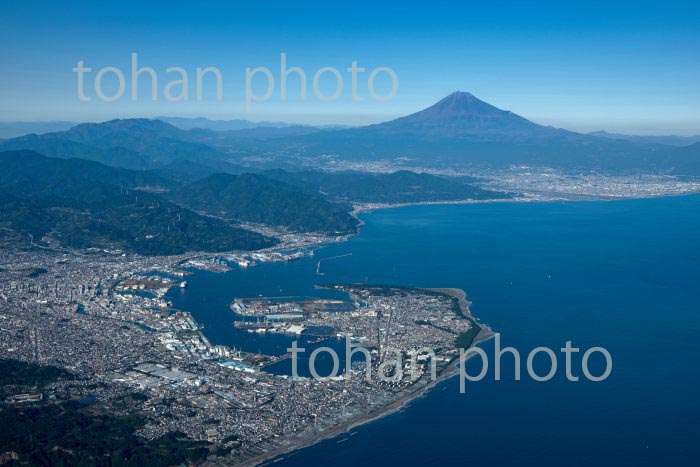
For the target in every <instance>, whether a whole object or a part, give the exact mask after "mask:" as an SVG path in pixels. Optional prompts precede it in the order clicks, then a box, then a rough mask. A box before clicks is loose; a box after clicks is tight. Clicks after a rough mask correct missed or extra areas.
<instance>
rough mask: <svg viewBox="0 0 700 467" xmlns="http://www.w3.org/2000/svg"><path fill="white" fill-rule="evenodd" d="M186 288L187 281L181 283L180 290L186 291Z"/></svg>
mask: <svg viewBox="0 0 700 467" xmlns="http://www.w3.org/2000/svg"><path fill="white" fill-rule="evenodd" d="M185 287H187V281H182V282H180V288H181V289H184V288H185Z"/></svg>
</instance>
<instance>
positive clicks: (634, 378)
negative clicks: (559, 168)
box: [170, 196, 700, 467]
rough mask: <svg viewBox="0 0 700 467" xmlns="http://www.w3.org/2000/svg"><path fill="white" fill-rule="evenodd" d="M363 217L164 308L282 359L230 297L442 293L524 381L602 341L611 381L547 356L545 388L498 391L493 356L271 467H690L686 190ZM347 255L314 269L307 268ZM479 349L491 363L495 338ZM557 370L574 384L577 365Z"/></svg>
mask: <svg viewBox="0 0 700 467" xmlns="http://www.w3.org/2000/svg"><path fill="white" fill-rule="evenodd" d="M363 218H364V220H365V221H366V225H365V226H364V227H363V229H362V233H361V234H360V235H358V236H356V237H354V238H352V239H351V240H350V241H348V242H346V243H340V244H334V245H330V246H327V247H324V248H321V249H319V250H317V252H316V257H315V258H307V259H304V260H301V261H297V262H293V263H288V264H267V265H261V266H258V267H255V268H251V269H249V270H238V269H236V270H234V271H231V272H230V273H226V274H214V273H207V272H198V273H197V274H195V275H194V276H191V277H190V278H188V281H189V286H188V288H187V289H186V290H184V291H181V290H174V291H172V292H171V294H170V298H171V299H172V300H173V301H174V302H175V305H176V307H178V308H181V309H184V310H188V311H191V312H193V314H194V315H195V317H196V318H197V319H198V320H199V321H201V322H203V323H204V324H205V326H206V335H207V336H208V337H209V338H210V339H211V340H212V341H213V342H214V343H221V344H228V345H238V346H239V347H243V348H244V349H246V350H250V351H271V352H284V349H285V348H286V347H287V345H288V344H289V343H290V342H291V338H289V337H285V336H275V337H270V336H266V337H261V336H256V335H252V334H249V333H241V332H237V331H236V330H235V329H234V328H233V326H232V322H233V313H232V312H231V311H230V310H229V309H228V308H227V305H228V303H229V302H230V301H231V300H232V299H233V297H236V296H238V297H243V296H256V295H258V294H263V295H312V296H329V294H330V292H326V291H320V290H316V289H314V287H313V286H314V284H321V283H331V282H332V283H347V282H364V281H365V280H367V281H368V282H370V283H382V284H400V285H414V286H421V287H458V288H463V289H464V290H466V291H467V294H468V297H469V299H470V300H471V301H472V302H473V305H472V312H473V313H474V314H475V315H476V316H477V317H478V318H479V319H480V320H481V321H482V322H485V323H488V324H490V325H491V326H492V327H493V329H494V330H495V331H497V332H500V333H501V335H502V343H503V345H509V346H513V347H516V348H517V349H518V350H519V351H520V352H521V354H523V361H522V364H521V366H522V369H523V372H524V374H525V371H526V370H525V356H526V354H527V352H529V351H530V350H532V349H533V348H535V347H538V346H549V347H551V348H553V349H559V348H560V347H563V345H564V344H565V342H566V341H569V340H570V341H572V344H573V346H575V347H580V348H582V349H584V350H585V349H586V348H589V347H592V346H602V347H605V348H606V349H608V350H609V352H610V353H611V355H612V358H613V370H612V374H611V376H610V377H609V378H608V379H607V380H606V381H603V382H598V383H594V382H588V381H585V380H584V379H583V378H582V379H581V380H580V381H578V382H569V381H567V380H566V378H565V377H564V369H563V357H562V358H560V359H559V364H560V368H559V371H558V374H557V377H556V378H555V379H554V380H552V381H549V382H534V381H532V380H529V379H528V378H524V379H523V380H521V381H514V380H513V377H512V375H513V363H512V359H508V358H507V357H504V358H503V379H502V380H501V381H494V378H493V368H491V369H490V371H489V373H488V374H487V377H486V379H485V380H483V381H481V382H477V383H469V384H468V385H467V391H466V393H465V394H460V392H459V384H458V380H457V379H456V378H454V379H451V380H447V381H445V382H443V383H442V384H441V385H440V386H438V387H437V388H435V389H433V390H432V391H431V392H430V393H429V394H428V395H427V396H425V397H423V398H421V399H419V400H417V401H415V402H413V403H412V404H411V406H410V407H409V408H408V409H407V410H405V411H403V412H401V413H397V414H393V415H391V416H388V417H386V418H383V419H381V420H379V421H376V422H373V423H370V424H368V425H365V426H363V427H360V428H357V429H356V430H353V431H356V432H357V434H356V435H354V436H352V437H350V438H349V439H347V441H342V442H340V443H339V441H341V440H344V439H346V438H348V436H347V435H343V436H341V437H339V438H337V439H333V440H327V441H324V442H321V443H319V444H317V445H315V446H312V447H310V448H307V449H303V450H301V451H298V452H296V453H294V454H292V455H291V456H286V457H285V459H283V460H282V461H280V462H277V463H276V464H275V465H276V466H279V467H282V466H284V467H291V466H304V467H306V466H309V465H319V466H320V465H324V466H325V465H333V466H356V465H406V466H432V465H436V466H444V465H469V466H489V467H493V466H494V465H518V466H523V465H528V466H529V465H533V466H557V467H560V466H575V465H585V466H589V465H596V466H602V465H614V466H628V465H629V466H640V465H658V466H662V465H663V466H667V465H698V462H699V461H698V459H700V196H684V197H669V198H657V199H643V200H625V201H614V202H550V203H495V204H473V205H444V206H416V207H407V208H401V209H389V210H381V211H376V212H372V213H367V214H365V215H364V216H363ZM345 253H352V256H348V257H344V258H340V259H336V260H329V261H326V262H324V263H323V266H322V270H323V272H324V273H325V275H323V276H319V275H316V261H317V260H318V259H321V258H324V257H331V256H336V255H341V254H345ZM483 347H484V349H485V350H486V351H487V353H488V354H489V356H490V357H492V356H493V355H492V354H493V352H492V349H493V341H489V342H486V343H484V344H483ZM594 360H595V359H593V358H592V359H591V368H592V369H593V368H596V364H597V367H600V363H601V362H600V361H598V362H596V361H594ZM573 361H574V364H575V365H574V373H578V374H579V375H580V370H578V367H577V366H576V363H578V362H580V356H579V357H574V359H573ZM475 364H476V363H475ZM475 370H478V368H476V369H475ZM474 372H476V371H474Z"/></svg>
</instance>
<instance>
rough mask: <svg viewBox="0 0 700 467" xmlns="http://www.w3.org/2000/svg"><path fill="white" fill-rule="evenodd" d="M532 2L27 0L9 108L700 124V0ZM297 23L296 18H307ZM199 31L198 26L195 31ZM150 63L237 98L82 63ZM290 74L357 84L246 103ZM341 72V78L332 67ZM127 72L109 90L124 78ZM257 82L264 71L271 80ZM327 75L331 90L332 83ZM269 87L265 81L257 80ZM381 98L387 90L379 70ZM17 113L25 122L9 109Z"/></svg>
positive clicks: (600, 126)
mask: <svg viewBox="0 0 700 467" xmlns="http://www.w3.org/2000/svg"><path fill="white" fill-rule="evenodd" d="M538 6H539V8H533V6H532V5H530V4H529V3H521V2H515V3H508V4H498V5H484V4H477V5H472V4H450V3H443V2H434V3H432V4H431V7H430V8H424V9H422V10H418V11H417V10H412V9H396V8H393V7H392V6H391V5H379V4H376V3H370V2H367V3H356V4H353V7H352V8H346V7H344V6H341V5H327V4H315V3H314V4H306V5H303V6H299V5H274V6H273V7H270V6H269V5H263V4H260V5H226V6H221V5H218V4H215V3H208V2H201V3H199V4H198V5H197V8H184V7H180V6H176V5H172V4H161V3H153V4H152V3H149V4H142V3H135V2H133V3H132V2H126V3H121V4H120V5H119V6H118V7H115V6H103V5H93V4H88V3H86V2H74V3H72V4H71V5H64V4H53V3H46V4H44V3H41V2H39V3H37V2H23V3H18V4H16V5H13V7H12V8H11V9H7V11H5V12H4V14H3V20H2V22H3V28H2V29H0V38H1V39H2V40H3V42H4V43H13V47H11V48H10V47H5V48H3V50H2V51H0V64H2V66H3V72H2V73H0V118H2V119H3V120H12V121H37V120H41V121H45V120H68V121H79V122H85V121H104V120H109V119H112V118H117V117H120V118H129V117H149V118H150V117H155V116H160V115H168V116H179V117H200V116H203V117H207V118H210V119H226V120H227V119H234V118H241V119H246V120H253V121H255V120H268V121H286V122H290V123H299V124H339V125H364V124H371V123H377V122H381V121H386V120H391V119H392V118H395V117H399V116H403V115H407V114H410V113H412V112H415V111H418V110H420V109H422V108H425V107H427V106H429V105H431V104H433V103H435V102H436V101H438V100H439V99H441V98H442V97H444V96H445V95H447V94H449V93H451V92H453V91H456V90H465V91H469V92H471V93H473V94H474V95H476V96H477V97H479V98H480V99H482V100H484V101H486V102H489V103H490V104H492V105H495V106H496V107H499V108H501V109H505V110H510V111H512V112H514V113H517V114H519V115H522V116H524V117H526V118H528V119H530V120H532V121H534V122H536V123H539V124H542V125H551V126H555V127H560V128H566V129H569V130H573V131H579V132H590V131H596V130H605V131H609V132H620V133H627V134H677V135H691V134H697V133H700V111H698V109H700V88H699V87H698V85H697V83H698V82H700V63H699V62H698V60H697V57H698V56H700V24H699V23H700V19H699V18H700V7H699V6H698V5H697V4H691V3H690V2H674V1H671V2H664V3H663V4H662V5H659V4H656V3H654V2H635V3H616V4H614V5H610V4H607V3H606V4H603V3H596V2H593V3H592V2H574V3H567V4H561V3H560V2H546V3H545V4H542V3H538ZM291 18H294V20H291ZM185 24H186V25H187V26H186V27H184V26H183V25H185ZM132 52H133V53H138V62H139V67H152V68H153V69H154V70H156V72H157V73H158V74H159V76H158V77H159V84H158V91H159V92H160V94H161V96H162V94H163V87H164V85H165V84H166V83H167V82H168V81H169V80H172V79H174V78H175V77H174V76H172V73H171V74H166V69H167V68H170V67H181V68H182V69H184V70H186V71H187V72H188V73H189V75H190V83H189V84H190V87H191V86H192V83H191V81H192V80H193V79H194V72H195V69H196V68H197V67H216V68H218V69H220V71H221V74H222V75H223V86H222V96H223V98H222V100H220V101H219V100H216V99H215V98H214V96H213V93H212V92H211V89H209V90H206V89H205V92H204V95H203V96H202V100H201V101H197V100H194V99H190V100H188V101H186V102H183V101H180V102H170V101H166V100H163V99H162V98H160V99H158V100H156V101H152V100H151V99H150V97H149V91H150V88H149V86H150V84H149V78H148V76H139V78H138V80H137V84H138V87H139V96H138V98H137V99H136V100H134V101H132V100H131V99H130V89H131V82H130V79H129V75H127V76H126V81H127V83H126V93H125V95H124V96H123V97H122V98H121V99H119V100H117V101H115V102H102V101H99V100H96V99H94V98H93V99H92V101H90V102H83V101H81V100H79V99H78V96H77V92H76V74H75V73H74V72H73V68H74V67H76V66H77V63H78V62H79V61H84V63H85V67H90V68H91V69H92V70H93V71H92V73H91V75H89V79H90V81H89V82H87V84H86V89H87V90H88V94H92V95H93V97H94V89H92V88H91V86H92V82H93V81H94V79H95V75H96V73H97V71H98V70H100V69H102V68H105V67H117V68H119V69H121V70H125V71H126V70H130V66H131V61H130V60H131V55H130V54H131V53H132ZM281 53H286V54H287V64H288V68H291V67H295V66H298V67H301V68H302V69H303V70H304V71H305V72H306V74H307V75H308V81H309V83H308V87H310V86H311V83H310V81H311V80H312V77H313V75H314V73H315V72H316V71H317V70H319V69H322V68H324V67H334V68H336V69H338V70H340V71H341V72H342V73H343V75H344V78H345V92H343V93H342V95H341V96H340V98H338V99H337V100H335V101H333V102H324V101H321V100H320V99H318V98H316V96H314V94H313V93H312V92H310V91H309V95H308V99H307V100H304V101H302V100H301V99H300V97H301V94H300V82H299V80H298V79H297V77H296V76H291V77H290V78H289V83H288V88H289V96H288V99H287V100H282V99H281V98H280V89H279V87H276V88H275V89H274V92H273V93H272V95H271V97H270V99H269V100H267V101H265V102H254V103H253V105H252V106H251V111H250V112H246V111H245V102H244V101H245V93H244V89H245V88H244V85H245V79H246V74H245V70H246V68H254V67H267V68H269V69H270V70H271V71H272V72H273V74H274V75H275V78H276V79H278V81H279V74H280V54H281ZM353 61H357V63H358V66H359V67H363V68H365V69H366V70H367V71H366V72H365V73H364V74H360V75H359V76H360V79H359V82H358V92H359V94H360V95H362V96H364V97H365V99H364V100H363V101H362V102H357V101H355V100H353V99H352V98H351V97H350V96H349V95H348V93H349V87H350V82H349V81H350V80H349V76H348V75H347V73H346V72H345V70H346V69H347V68H348V67H350V66H351V64H352V62H353ZM378 67H388V68H391V69H392V70H394V71H395V73H396V75H397V77H398V91H397V93H396V95H395V96H394V97H393V98H392V99H390V100H387V101H376V100H372V99H368V98H367V91H368V89H367V75H368V74H369V72H370V70H372V69H375V68H378ZM331 76H332V75H331ZM112 78H113V77H112V76H109V75H107V76H105V79H104V81H103V82H102V84H103V85H104V88H105V89H106V91H105V92H107V91H110V92H111V90H112V89H113V88H115V87H116V83H115V82H114V81H115V80H114V79H112ZM257 78H260V76H258V77H257ZM330 81H331V78H330V77H329V76H328V75H327V76H325V77H324V78H323V79H321V80H320V84H319V87H320V88H321V89H323V90H325V91H326V93H328V92H327V91H328V89H330V87H331V85H332V83H331V82H330ZM253 85H254V87H257V89H258V91H259V83H253ZM377 86H378V92H379V93H384V92H385V90H386V87H387V82H386V76H384V77H378V78H377ZM8 116H12V118H8Z"/></svg>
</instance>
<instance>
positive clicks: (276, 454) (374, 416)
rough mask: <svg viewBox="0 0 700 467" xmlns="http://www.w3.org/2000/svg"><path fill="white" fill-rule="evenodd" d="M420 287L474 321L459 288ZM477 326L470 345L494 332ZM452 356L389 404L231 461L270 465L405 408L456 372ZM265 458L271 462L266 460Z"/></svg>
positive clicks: (456, 363) (249, 464)
mask: <svg viewBox="0 0 700 467" xmlns="http://www.w3.org/2000/svg"><path fill="white" fill-rule="evenodd" d="M424 290H429V291H434V292H440V293H444V294H447V295H451V296H453V297H455V298H457V299H458V301H459V306H460V310H461V312H462V314H463V315H464V316H465V317H467V318H469V319H471V320H473V321H474V322H477V321H476V318H474V316H473V315H472V313H471V310H470V309H469V305H470V303H471V302H469V301H468V300H467V299H466V297H467V294H466V292H465V291H464V290H463V289H458V288H424ZM478 326H479V327H480V331H479V334H478V335H477V336H476V337H475V338H474V341H473V343H472V346H475V345H477V344H480V343H482V342H485V341H487V340H489V339H491V338H492V337H493V336H494V332H493V330H492V329H491V328H490V327H489V326H488V325H486V324H481V323H479V324H478ZM474 356H475V354H471V355H469V356H468V357H467V360H468V359H469V358H472V357H474ZM456 360H457V361H456V362H455V361H454V360H453V361H451V362H450V363H449V364H448V365H447V367H446V368H445V369H444V370H443V371H442V372H441V373H439V374H438V375H437V377H436V378H435V379H434V380H432V381H429V382H427V383H426V384H424V385H421V386H420V387H418V388H415V389H411V390H407V391H406V393H405V394H404V395H402V396H401V397H399V398H398V399H397V400H395V401H393V402H391V403H390V404H387V405H385V406H383V407H380V408H377V409H375V410H373V411H372V412H369V413H367V414H364V415H361V416H359V417H357V418H356V419H350V420H347V421H346V422H343V423H340V424H338V425H335V426H332V427H330V428H327V429H326V430H324V431H322V432H319V433H313V434H309V435H308V436H305V437H304V438H301V439H299V440H298V441H297V442H296V443H293V444H290V445H288V446H283V447H280V448H277V449H274V450H272V451H268V452H265V453H262V454H260V455H259V456H256V457H254V458H251V459H248V460H246V461H245V462H242V463H239V464H233V465H236V466H244V467H255V466H263V465H272V464H274V463H275V462H278V460H282V459H283V458H284V457H283V456H285V455H288V454H290V453H292V452H295V451H298V450H301V449H304V448H307V447H310V446H313V445H315V444H318V443H320V442H321V441H325V440H329V439H333V438H337V437H339V436H341V435H342V434H344V433H350V432H351V431H352V430H353V429H355V428H358V427H360V426H363V425H366V424H368V423H372V422H374V421H377V420H380V419H382V418H384V417H388V416H389V415H392V414H394V413H397V412H401V411H403V410H405V409H406V408H408V407H409V406H410V404H411V403H412V402H413V401H414V400H416V399H418V398H420V397H423V396H425V395H426V394H427V393H428V392H430V391H431V390H432V389H433V388H434V387H435V386H437V385H438V384H440V383H442V382H445V381H447V380H448V379H451V378H453V377H455V376H457V375H459V358H457V359H456ZM275 459H277V460H275ZM267 461H272V462H269V463H266V462H267Z"/></svg>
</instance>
